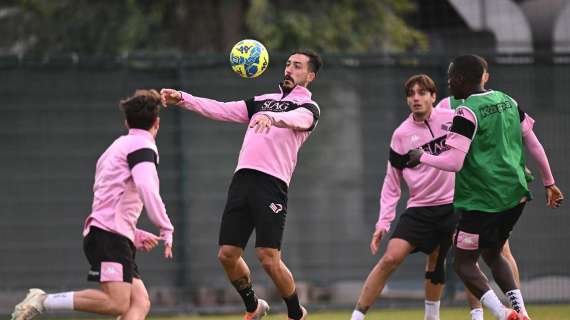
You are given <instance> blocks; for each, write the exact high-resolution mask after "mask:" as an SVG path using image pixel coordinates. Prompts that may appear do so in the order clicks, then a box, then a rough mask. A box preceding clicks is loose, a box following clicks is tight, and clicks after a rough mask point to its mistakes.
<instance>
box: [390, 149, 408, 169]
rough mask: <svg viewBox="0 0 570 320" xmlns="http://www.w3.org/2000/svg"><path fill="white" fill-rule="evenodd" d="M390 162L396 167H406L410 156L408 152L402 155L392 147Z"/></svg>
mask: <svg viewBox="0 0 570 320" xmlns="http://www.w3.org/2000/svg"><path fill="white" fill-rule="evenodd" d="M389 159H390V164H391V165H392V167H394V168H396V169H400V170H402V169H404V168H407V165H406V163H408V161H410V156H409V155H407V154H404V155H401V154H399V153H397V152H396V151H394V149H392V148H390V158H389Z"/></svg>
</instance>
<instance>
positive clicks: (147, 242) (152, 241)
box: [140, 237, 158, 252]
mask: <svg viewBox="0 0 570 320" xmlns="http://www.w3.org/2000/svg"><path fill="white" fill-rule="evenodd" d="M157 245H158V237H153V238H148V239H144V240H143V241H142V246H141V249H140V250H142V251H144V252H149V251H150V250H152V249H154V247H156V246H157Z"/></svg>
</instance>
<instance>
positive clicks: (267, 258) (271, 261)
mask: <svg viewBox="0 0 570 320" xmlns="http://www.w3.org/2000/svg"><path fill="white" fill-rule="evenodd" d="M257 259H259V262H260V263H261V265H262V266H263V269H265V271H267V272H269V271H273V270H275V268H278V267H279V266H280V260H279V258H278V257H277V256H276V255H275V254H274V253H273V252H272V251H271V250H258V251H257Z"/></svg>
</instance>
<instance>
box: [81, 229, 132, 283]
mask: <svg viewBox="0 0 570 320" xmlns="http://www.w3.org/2000/svg"><path fill="white" fill-rule="evenodd" d="M83 252H84V253H85V256H86V257H87V260H89V264H91V269H90V270H89V274H88V275H87V280H88V281H96V282H129V283H132V282H133V278H137V279H140V275H139V271H138V267H137V264H136V263H135V253H136V249H135V245H134V244H133V242H132V241H131V240H130V239H129V238H126V237H124V236H122V235H119V234H116V233H112V232H109V231H105V230H103V229H100V228H97V227H94V226H91V227H90V228H89V233H88V234H87V236H86V237H85V238H84V239H83Z"/></svg>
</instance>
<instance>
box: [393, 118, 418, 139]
mask: <svg viewBox="0 0 570 320" xmlns="http://www.w3.org/2000/svg"><path fill="white" fill-rule="evenodd" d="M412 121H413V120H412V115H411V114H410V115H408V116H407V117H406V119H404V120H403V121H402V122H400V124H399V125H398V126H397V127H396V129H394V132H393V133H392V139H399V138H401V137H403V136H406V135H407V134H409V133H410V130H413V128H414V127H413V125H412V124H413V123H412Z"/></svg>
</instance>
